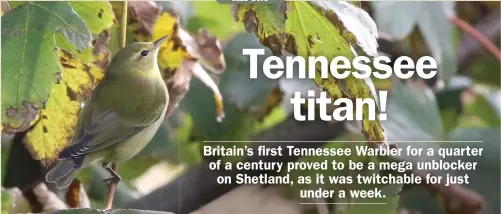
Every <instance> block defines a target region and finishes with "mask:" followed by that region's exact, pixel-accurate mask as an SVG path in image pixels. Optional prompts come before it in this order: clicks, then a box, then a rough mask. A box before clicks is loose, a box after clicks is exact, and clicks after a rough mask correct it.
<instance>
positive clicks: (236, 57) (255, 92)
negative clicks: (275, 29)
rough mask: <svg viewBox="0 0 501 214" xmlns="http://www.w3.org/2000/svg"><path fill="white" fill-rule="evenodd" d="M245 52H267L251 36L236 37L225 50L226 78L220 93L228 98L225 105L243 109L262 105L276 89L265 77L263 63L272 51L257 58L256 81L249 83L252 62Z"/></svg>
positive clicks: (222, 81) (250, 80)
mask: <svg viewBox="0 0 501 214" xmlns="http://www.w3.org/2000/svg"><path fill="white" fill-rule="evenodd" d="M244 48H265V47H264V46H263V45H261V44H260V43H259V41H258V40H257V38H256V37H255V36H254V35H252V34H248V33H242V34H238V35H237V36H235V37H234V38H233V39H232V40H231V41H230V42H229V43H228V45H227V46H225V48H224V55H225V59H226V71H225V75H224V76H223V77H222V78H221V83H220V85H221V86H220V87H219V88H220V90H221V93H223V94H225V95H227V99H226V102H231V103H234V104H236V105H237V106H238V107H240V108H242V109H246V108H249V107H251V106H253V105H260V104H262V103H263V102H264V100H265V98H266V96H267V95H268V93H269V92H270V91H271V89H272V88H273V83H274V81H273V80H270V79H269V78H267V77H266V76H265V75H264V73H263V70H262V68H263V66H262V65H263V63H264V60H265V59H266V57H268V56H271V55H272V54H271V51H270V50H269V49H267V48H266V50H265V55H262V56H258V57H257V65H256V67H257V79H250V66H251V62H250V59H249V57H248V56H243V55H242V49H244Z"/></svg>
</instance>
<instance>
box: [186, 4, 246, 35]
mask: <svg viewBox="0 0 501 214" xmlns="http://www.w3.org/2000/svg"><path fill="white" fill-rule="evenodd" d="M192 4H193V7H194V14H193V16H192V17H190V18H189V20H188V25H187V26H186V27H187V29H188V30H189V31H191V32H197V31H198V29H200V28H205V29H207V30H208V31H209V32H211V34H214V35H216V36H217V37H218V38H219V39H221V40H224V39H227V38H229V37H230V36H232V35H233V34H235V33H239V32H242V31H244V28H243V26H242V25H240V24H238V23H236V22H235V21H233V20H232V19H231V5H229V4H220V3H218V2H216V1H194V2H192ZM216 11H217V12H216Z"/></svg>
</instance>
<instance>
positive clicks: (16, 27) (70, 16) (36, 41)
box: [2, 2, 91, 132]
mask: <svg viewBox="0 0 501 214" xmlns="http://www.w3.org/2000/svg"><path fill="white" fill-rule="evenodd" d="M57 32H59V33H62V34H63V35H64V36H65V37H66V38H67V39H68V40H69V41H70V42H71V43H72V44H73V45H75V47H76V48H77V49H83V48H86V47H89V46H90V42H91V35H90V33H89V29H88V28H87V26H86V25H85V23H84V22H83V21H82V20H81V19H80V17H79V16H78V15H77V14H76V13H75V11H73V9H72V8H71V7H70V6H69V5H68V4H66V3H64V2H28V3H26V4H22V5H20V6H18V7H17V8H15V9H14V10H12V11H11V12H9V13H8V14H6V15H5V16H3V17H2V52H3V53H4V55H3V57H2V110H3V112H2V118H4V119H3V120H2V125H3V128H4V131H5V132H17V131H22V130H26V129H27V128H28V126H29V123H30V122H31V121H32V120H33V119H34V117H35V115H36V114H37V113H38V109H39V108H41V107H43V106H44V105H45V102H46V101H47V99H48V98H49V93H50V91H51V86H52V83H53V82H55V81H56V79H58V77H57V75H56V74H57V73H60V72H61V68H60V67H59V66H58V63H57V62H58V55H57V49H56V48H55V44H54V37H53V35H54V34H55V33H57ZM5 53H10V54H5Z"/></svg>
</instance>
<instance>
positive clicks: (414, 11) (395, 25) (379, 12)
mask: <svg viewBox="0 0 501 214" xmlns="http://www.w3.org/2000/svg"><path fill="white" fill-rule="evenodd" d="M371 3H372V7H373V9H374V13H375V17H376V21H377V23H378V27H379V28H380V30H381V31H382V32H385V33H388V34H391V35H393V36H396V37H399V38H403V37H406V36H407V35H409V34H410V33H411V32H412V29H413V28H414V27H415V26H416V25H417V27H418V28H419V30H420V31H421V33H422V35H423V37H424V39H425V41H426V43H427V44H428V47H429V49H430V51H431V54H432V56H433V57H434V58H435V60H436V61H437V64H438V68H439V69H440V73H439V75H440V77H441V79H443V80H445V81H448V80H449V79H450V78H451V77H452V76H454V75H455V74H456V72H457V64H458V63H457V56H456V50H455V48H454V43H453V42H454V41H453V32H454V28H453V25H452V24H451V23H450V22H449V17H451V16H453V15H454V7H455V2H445V1H444V2H429V1H426V2H425V1H422V2H410V1H409V2H398V1H395V2H383V1H381V2H379V1H378V2H371Z"/></svg>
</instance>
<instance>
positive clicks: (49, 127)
mask: <svg viewBox="0 0 501 214" xmlns="http://www.w3.org/2000/svg"><path fill="white" fill-rule="evenodd" d="M59 55H60V58H61V59H60V63H61V67H62V68H63V72H62V74H61V75H59V76H60V79H59V81H58V82H57V83H56V84H54V85H53V87H52V89H51V93H50V98H49V100H48V102H47V105H46V107H45V108H44V109H41V110H40V115H39V117H38V120H36V121H35V122H34V125H33V127H32V129H31V130H30V131H29V132H28V133H27V136H26V141H25V144H26V145H27V146H28V148H29V149H30V152H31V153H32V156H33V157H35V159H37V160H41V161H42V163H43V164H45V165H49V164H50V163H51V162H52V161H53V160H55V159H56V158H57V156H58V154H59V152H60V151H61V150H63V149H64V148H65V147H66V146H67V145H68V143H69V142H70V139H71V137H72V136H73V134H74V132H75V126H76V122H77V118H78V113H79V112H80V102H82V101H84V100H85V99H86V98H88V96H90V94H91V92H92V91H93V89H94V87H95V85H96V84H97V83H98V82H99V81H100V80H101V79H102V78H103V72H102V70H101V69H100V68H98V67H96V66H95V65H93V64H91V65H86V64H83V63H82V62H80V61H79V60H77V59H76V58H74V57H73V56H71V54H69V52H67V51H62V50H60V51H59Z"/></svg>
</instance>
